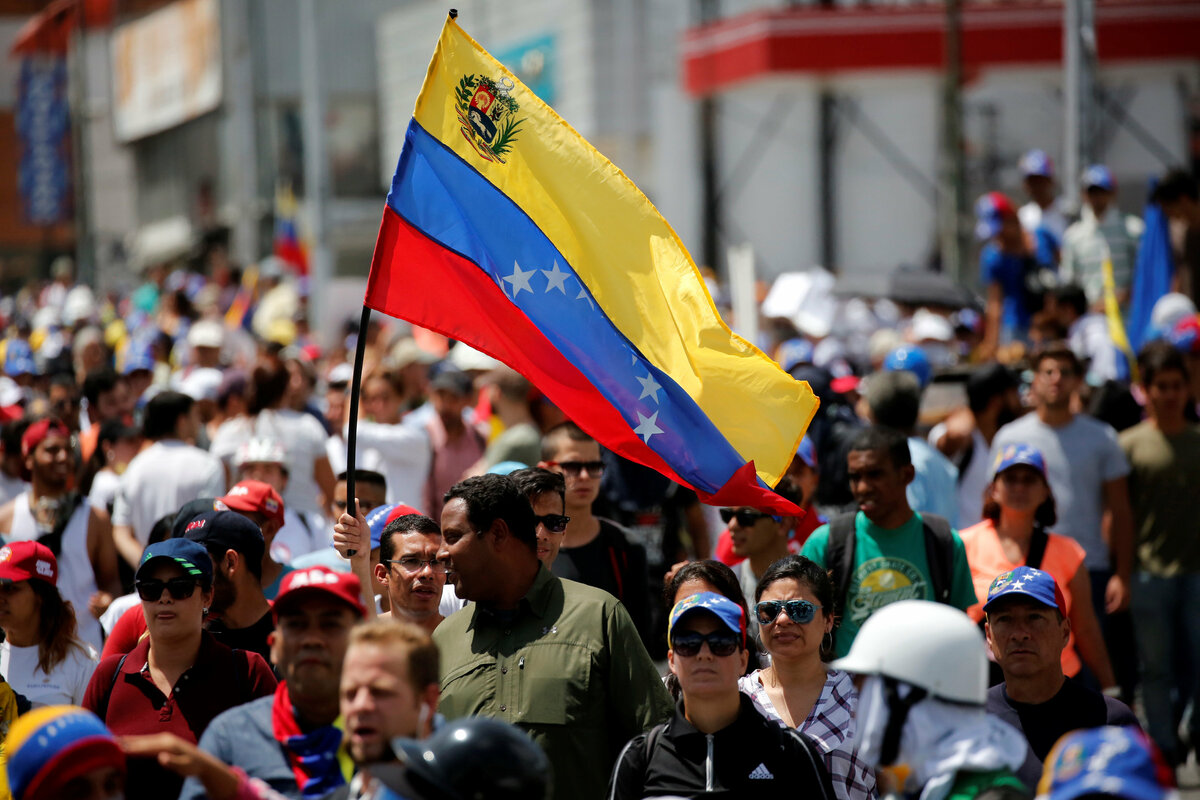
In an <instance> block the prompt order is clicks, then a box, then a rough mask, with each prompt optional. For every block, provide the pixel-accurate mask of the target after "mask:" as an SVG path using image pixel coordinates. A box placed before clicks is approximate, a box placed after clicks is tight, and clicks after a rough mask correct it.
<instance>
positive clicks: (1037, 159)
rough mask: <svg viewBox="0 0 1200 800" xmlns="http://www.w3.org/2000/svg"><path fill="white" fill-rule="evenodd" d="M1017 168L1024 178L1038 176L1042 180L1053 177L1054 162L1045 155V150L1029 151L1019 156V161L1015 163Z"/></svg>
mask: <svg viewBox="0 0 1200 800" xmlns="http://www.w3.org/2000/svg"><path fill="white" fill-rule="evenodd" d="M1017 167H1018V168H1019V169H1020V170H1021V175H1022V176H1024V177H1029V176H1030V175H1040V176H1042V177H1043V178H1053V177H1054V162H1053V161H1052V160H1051V159H1050V156H1048V155H1046V151H1045V150H1030V151H1029V152H1028V153H1026V154H1025V155H1023V156H1021V160H1020V161H1018V162H1017Z"/></svg>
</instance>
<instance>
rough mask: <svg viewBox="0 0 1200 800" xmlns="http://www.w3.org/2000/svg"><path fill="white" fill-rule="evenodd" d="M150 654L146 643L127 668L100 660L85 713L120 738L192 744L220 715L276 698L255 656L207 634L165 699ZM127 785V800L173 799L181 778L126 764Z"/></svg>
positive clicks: (145, 762)
mask: <svg viewBox="0 0 1200 800" xmlns="http://www.w3.org/2000/svg"><path fill="white" fill-rule="evenodd" d="M139 608H140V607H139ZM149 653H150V639H149V638H145V639H142V640H141V641H140V642H138V644H137V646H136V647H134V648H133V650H131V651H130V652H129V654H128V655H127V656H125V657H124V658H125V663H123V664H122V663H121V658H122V656H120V655H114V656H109V657H108V658H105V659H103V660H102V661H101V662H100V664H99V665H98V666H97V667H96V671H95V672H94V673H92V680H91V682H90V683H89V684H88V688H87V692H86V693H85V694H84V696H83V707H84V708H86V709H89V710H90V711H93V712H95V713H96V714H97V715H99V716H100V718H101V719H103V720H104V723H105V724H106V725H107V726H108V728H109V730H111V731H112V732H113V733H114V734H116V735H118V736H125V735H131V734H143V733H164V732H165V733H173V734H175V735H176V736H178V737H179V738H181V739H183V740H184V741H187V742H191V743H192V744H195V743H196V742H198V741H199V740H200V735H201V734H202V733H204V729H205V728H207V727H208V723H210V722H212V720H213V718H214V717H216V716H217V715H218V714H220V713H221V712H223V711H226V710H228V709H230V708H233V707H234V706H238V705H241V704H242V703H246V702H249V701H250V700H255V699H257V698H259V697H265V696H267V695H269V694H272V693H274V691H275V686H276V684H277V681H276V679H275V674H274V673H273V672H272V671H271V668H270V667H268V666H267V662H266V661H264V660H263V658H262V656H260V655H259V654H258V653H251V652H245V651H242V652H240V653H235V652H234V651H233V650H230V649H229V648H228V647H226V646H225V645H223V644H221V643H220V642H218V641H217V640H216V639H214V638H213V637H212V635H211V634H208V633H205V634H203V636H202V637H201V639H200V652H199V653H198V654H197V655H196V661H195V663H194V664H192V666H191V667H190V668H189V669H188V670H187V671H186V672H185V673H183V675H182V676H180V678H179V680H178V681H177V682H176V684H175V687H174V689H173V690H172V691H171V694H170V696H169V697H168V696H166V695H164V694H163V693H162V691H161V690H160V689H159V688H158V687H157V686H156V685H155V684H154V681H153V680H151V679H150V668H149V663H148V658H149ZM118 665H119V671H118ZM126 785H127V791H126V797H127V798H128V800H138V799H139V798H146V800H152V799H154V800H157V798H163V797H177V796H178V795H179V790H180V789H181V788H182V787H183V778H182V777H180V776H179V775H176V774H175V773H174V772H171V771H169V770H167V769H165V768H164V767H161V766H159V764H158V762H157V761H155V760H153V759H147V758H142V759H130V760H129V777H128V781H127V784H126Z"/></svg>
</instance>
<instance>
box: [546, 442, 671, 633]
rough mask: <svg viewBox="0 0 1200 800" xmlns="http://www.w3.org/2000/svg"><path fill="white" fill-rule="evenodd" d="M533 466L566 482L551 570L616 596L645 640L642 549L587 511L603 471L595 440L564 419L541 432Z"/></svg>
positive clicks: (647, 612) (646, 618)
mask: <svg viewBox="0 0 1200 800" xmlns="http://www.w3.org/2000/svg"><path fill="white" fill-rule="evenodd" d="M538 466H539V467H543V468H545V469H548V470H550V471H551V472H557V473H558V474H560V475H562V476H563V479H564V481H565V483H566V495H565V498H564V506H565V508H564V511H563V513H564V515H565V516H568V517H569V518H570V519H569V521H568V522H567V526H566V529H565V531H564V535H563V537H562V541H561V542H560V549H559V551H558V556H557V557H556V558H555V559H554V561H553V562H552V563H553V572H554V574H555V575H557V576H558V577H560V578H567V579H568V580H573V581H578V582H580V583H586V584H587V585H588V586H595V587H596V588H597V589H603V590H604V591H606V592H608V593H609V594H611V595H612V596H613V597H615V598H617V599H618V600H620V601H621V602H622V603H623V604H624V605H625V610H626V611H628V612H629V616H630V617H631V618H632V619H633V624H634V625H636V626H637V629H638V633H640V634H641V637H642V641H643V642H645V643H647V646H649V642H650V640H651V638H652V633H653V632H652V631H651V626H650V590H649V583H650V581H649V573H648V571H647V568H646V550H645V548H643V547H642V546H641V545H638V544H634V543H632V542H630V541H629V537H628V536H626V533H625V531H624V530H623V529H622V528H621V527H620V526H619V525H617V524H616V523H615V522H613V521H611V520H607V519H602V518H600V517H597V516H595V515H594V514H593V513H592V503H594V502H596V498H597V497H598V496H599V495H600V479H601V478H602V477H604V461H602V460H601V458H600V443H599V442H597V441H596V440H595V439H593V438H592V437H591V436H588V435H587V434H586V433H584V432H583V430H582V429H580V427H579V426H578V425H576V424H575V423H573V422H564V423H562V424H561V425H556V426H555V427H553V428H551V429H550V430H549V431H548V432H547V433H546V435H545V437H543V439H542V460H541V462H539V463H538Z"/></svg>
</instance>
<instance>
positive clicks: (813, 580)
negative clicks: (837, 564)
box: [754, 555, 838, 661]
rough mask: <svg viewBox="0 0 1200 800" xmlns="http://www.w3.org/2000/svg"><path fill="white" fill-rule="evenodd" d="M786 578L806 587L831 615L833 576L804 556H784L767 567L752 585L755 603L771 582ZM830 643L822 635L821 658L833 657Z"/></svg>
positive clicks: (835, 623) (824, 659) (822, 609)
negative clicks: (756, 583) (753, 585)
mask: <svg viewBox="0 0 1200 800" xmlns="http://www.w3.org/2000/svg"><path fill="white" fill-rule="evenodd" d="M788 579H791V580H794V581H796V582H797V583H799V584H800V585H801V586H806V587H808V590H809V591H811V592H812V593H813V595H814V596H815V597H816V598H817V603H818V605H820V606H821V611H822V613H824V614H825V615H826V616H828V617H832V616H833V578H831V577H829V573H828V572H826V571H825V570H824V569H823V568H822V567H820V566H819V565H818V564H817V562H815V561H813V560H811V559H809V558H805V557H804V556H797V555H790V556H784V557H783V558H781V559H779V560H778V561H776V562H775V563H774V564H772V565H771V566H769V567H767V571H766V572H764V573H763V576H762V578H760V579H759V581H758V586H756V587H754V602H755V604H756V605H757V604H758V601H759V600H761V599H762V596H763V592H765V591H766V590H767V589H769V588H770V586H771V584H773V583H776V582H777V581H783V580H788ZM837 623H838V621H837V619H834V621H833V624H834V626H835V627H836V626H837ZM827 638H828V641H829V642H830V647H826V646H825V642H826V639H827ZM832 643H833V639H832V637H822V639H821V660H823V661H828V660H829V659H831V658H832V657H833V647H832Z"/></svg>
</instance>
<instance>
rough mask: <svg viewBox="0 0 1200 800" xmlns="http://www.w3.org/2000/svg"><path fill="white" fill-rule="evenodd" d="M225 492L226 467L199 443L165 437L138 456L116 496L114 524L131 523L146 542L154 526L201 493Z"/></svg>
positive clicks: (134, 459) (130, 465)
mask: <svg viewBox="0 0 1200 800" xmlns="http://www.w3.org/2000/svg"><path fill="white" fill-rule="evenodd" d="M223 494H225V468H224V467H222V466H221V461H220V459H218V458H217V457H216V456H214V455H212V454H211V453H206V452H205V451H203V450H201V449H200V448H199V447H193V446H191V445H190V444H187V443H186V442H181V441H179V440H178V439H164V440H162V441H159V442H155V443H154V444H152V445H150V446H149V447H147V448H146V449H145V450H143V451H142V452H140V453H138V454H137V455H136V456H134V458H133V460H132V461H130V462H129V467H128V468H127V469H126V470H125V472H124V474H122V475H121V482H120V484H119V485H118V487H117V496H116V498H114V500H113V513H112V523H113V525H131V526H133V533H134V535H135V536H136V537H137V539H138V541H139V542H141V543H142V545H143V546H145V544H146V542H147V541H148V540H149V539H150V529H151V528H153V527H154V523H155V522H157V521H158V520H159V519H160V518H161V517H163V516H164V515H166V514H170V513H173V512H175V511H178V510H179V507H180V506H181V505H183V504H184V503H186V502H188V501H189V500H195V499H196V498H197V497H220V496H221V495H223Z"/></svg>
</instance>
